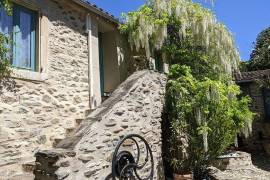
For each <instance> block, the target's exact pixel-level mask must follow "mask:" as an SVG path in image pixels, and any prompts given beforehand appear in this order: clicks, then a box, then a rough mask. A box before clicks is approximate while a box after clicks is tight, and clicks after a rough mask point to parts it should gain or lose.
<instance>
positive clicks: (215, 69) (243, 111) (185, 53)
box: [120, 0, 254, 178]
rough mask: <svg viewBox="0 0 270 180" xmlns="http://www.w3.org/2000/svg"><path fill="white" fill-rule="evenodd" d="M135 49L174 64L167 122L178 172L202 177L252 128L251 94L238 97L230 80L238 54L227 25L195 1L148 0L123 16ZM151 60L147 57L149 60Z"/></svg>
mask: <svg viewBox="0 0 270 180" xmlns="http://www.w3.org/2000/svg"><path fill="white" fill-rule="evenodd" d="M120 30H121V32H122V33H123V34H126V35H127V37H128V39H129V42H130V45H131V48H132V49H133V50H134V51H137V52H142V51H143V52H144V55H146V57H147V58H148V59H150V57H154V56H155V53H156V52H159V53H162V57H163V60H165V61H166V62H167V63H168V64H169V65H170V73H169V75H168V83H167V89H166V104H165V114H166V115H165V116H164V119H165V122H168V124H167V126H169V130H170V133H168V137H166V138H168V142H169V143H168V145H169V152H168V153H167V154H166V155H165V156H166V158H165V160H168V161H169V162H170V165H171V167H172V168H173V169H174V171H175V172H186V171H193V172H194V175H195V177H197V178H198V177H199V178H202V177H204V175H205V173H206V169H207V167H208V166H209V165H210V163H211V162H212V160H213V159H215V158H216V157H217V156H219V155H220V154H221V153H223V152H224V150H225V149H226V147H228V146H229V145H230V144H231V143H233V142H234V140H235V138H236V135H237V134H238V133H240V134H244V135H245V136H248V135H249V133H250V132H251V122H252V118H253V115H254V114H253V113H252V112H250V110H249V108H248V105H249V103H250V99H249V98H248V97H243V98H241V99H238V98H237V96H238V95H239V94H240V89H239V87H238V86H237V85H235V84H234V82H233V81H232V75H233V72H234V71H238V65H239V62H240V57H239V53H238V50H237V48H236V47H235V43H234V39H233V36H232V34H231V33H230V32H229V31H228V29H227V28H226V27H225V26H224V25H223V24H221V23H219V22H218V21H217V19H216V17H215V16H214V15H213V14H212V12H211V11H210V10H208V9H205V8H203V7H202V6H201V5H199V4H196V3H193V2H192V1H191V0H149V1H148V2H147V3H146V4H145V5H143V6H142V7H141V8H140V9H138V10H137V11H134V12H130V13H128V14H126V15H124V23H123V24H122V25H121V26H120ZM146 60H147V59H146Z"/></svg>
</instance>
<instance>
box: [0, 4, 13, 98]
mask: <svg viewBox="0 0 270 180" xmlns="http://www.w3.org/2000/svg"><path fill="white" fill-rule="evenodd" d="M0 8H3V9H5V10H6V12H7V13H8V14H9V15H11V14H12V6H11V3H10V1H9V0H3V1H0ZM9 44H11V41H10V39H9V38H8V37H7V36H6V35H5V34H3V33H0V94H2V92H3V90H4V89H6V90H8V91H11V90H14V87H15V81H14V80H13V79H11V78H10V76H11V68H10V55H9V54H11V53H9V48H8V45H9Z"/></svg>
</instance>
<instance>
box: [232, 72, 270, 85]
mask: <svg viewBox="0 0 270 180" xmlns="http://www.w3.org/2000/svg"><path fill="white" fill-rule="evenodd" d="M266 76H270V69H266V70H258V71H249V72H240V73H235V74H234V79H235V81H236V82H251V81H254V80H256V79H262V78H265V77H266Z"/></svg>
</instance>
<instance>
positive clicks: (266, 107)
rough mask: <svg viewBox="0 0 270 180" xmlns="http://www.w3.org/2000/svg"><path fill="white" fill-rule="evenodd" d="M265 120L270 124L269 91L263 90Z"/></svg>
mask: <svg viewBox="0 0 270 180" xmlns="http://www.w3.org/2000/svg"><path fill="white" fill-rule="evenodd" d="M263 100H264V111H265V120H266V121H269V122H270V90H269V89H263Z"/></svg>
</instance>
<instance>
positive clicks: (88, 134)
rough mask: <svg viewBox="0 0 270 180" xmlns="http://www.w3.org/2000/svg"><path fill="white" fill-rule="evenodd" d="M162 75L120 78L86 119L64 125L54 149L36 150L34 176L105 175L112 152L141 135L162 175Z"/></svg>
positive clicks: (47, 179)
mask: <svg viewBox="0 0 270 180" xmlns="http://www.w3.org/2000/svg"><path fill="white" fill-rule="evenodd" d="M165 85H166V76H165V75H164V74H160V73H156V72H153V71H148V70H145V71H138V72H136V73H134V74H133V75H131V76H130V77H129V78H128V79H127V80H126V81H125V82H123V83H122V84H121V85H120V86H119V87H118V88H117V89H116V90H115V91H114V92H113V93H112V95H111V97H110V98H108V99H107V100H105V101H104V102H103V103H102V104H101V105H100V106H99V107H97V109H95V110H94V111H93V112H90V113H89V112H88V114H89V115H88V116H87V117H86V118H85V119H76V120H75V126H74V128H68V129H66V138H65V139H62V138H59V139H56V140H55V142H54V148H52V149H51V150H43V151H42V150H41V151H38V152H37V153H36V154H35V157H36V167H35V168H34V169H35V170H34V174H35V178H36V180H56V179H66V180H74V179H85V180H86V179H88V180H92V179H104V178H105V177H106V176H107V175H108V174H109V173H110V172H111V168H110V166H111V155H112V153H113V151H114V150H115V146H116V145H117V143H118V142H119V140H121V138H123V137H124V136H125V135H127V134H134V133H135V134H139V135H141V136H143V137H144V138H145V139H146V140H147V141H148V142H149V144H150V146H151V148H152V151H153V156H154V161H155V163H154V164H155V170H156V171H155V174H154V179H157V176H163V168H162V158H161V115H162V114H161V112H162V109H163V98H164V93H165Z"/></svg>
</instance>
